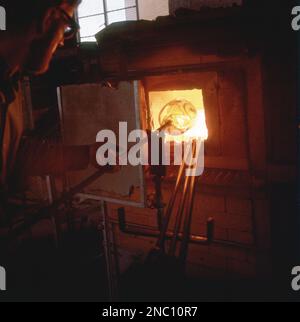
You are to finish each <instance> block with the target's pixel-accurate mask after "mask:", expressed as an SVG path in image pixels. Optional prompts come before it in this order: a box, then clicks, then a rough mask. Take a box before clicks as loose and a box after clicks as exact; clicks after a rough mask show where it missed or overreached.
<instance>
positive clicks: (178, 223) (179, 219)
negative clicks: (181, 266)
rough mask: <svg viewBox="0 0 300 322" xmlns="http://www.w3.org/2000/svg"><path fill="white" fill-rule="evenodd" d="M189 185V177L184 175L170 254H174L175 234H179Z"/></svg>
mask: <svg viewBox="0 0 300 322" xmlns="http://www.w3.org/2000/svg"><path fill="white" fill-rule="evenodd" d="M189 185H190V177H186V178H185V182H184V188H183V194H182V196H181V201H180V206H179V208H178V211H177V215H176V222H175V227H174V236H173V239H172V242H171V247H170V251H169V255H170V256H175V252H176V244H177V236H178V234H179V230H180V227H181V223H182V219H183V215H184V212H185V203H186V200H187V196H188V195H189Z"/></svg>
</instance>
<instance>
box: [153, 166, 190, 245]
mask: <svg viewBox="0 0 300 322" xmlns="http://www.w3.org/2000/svg"><path fill="white" fill-rule="evenodd" d="M184 168H185V167H184V162H182V164H181V166H180V169H179V172H178V176H177V180H176V185H175V189H174V191H173V194H172V196H171V199H170V201H169V203H168V207H167V210H166V214H165V216H164V219H163V223H162V229H161V233H160V236H159V239H158V241H157V243H156V248H157V249H164V242H165V234H166V232H167V230H168V226H169V222H170V219H171V215H172V210H173V207H174V203H175V200H176V197H177V194H178V191H179V187H180V183H181V179H182V175H183V172H184Z"/></svg>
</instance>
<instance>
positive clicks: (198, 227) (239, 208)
mask: <svg viewBox="0 0 300 322" xmlns="http://www.w3.org/2000/svg"><path fill="white" fill-rule="evenodd" d="M171 191H172V190H171V189H170V188H165V189H164V199H165V200H166V201H167V200H169V198H170V192H171ZM252 204H253V203H252V202H251V200H250V199H249V198H242V197H234V196H226V195H224V196H220V195H218V196H216V195H209V194H204V193H201V192H198V193H197V197H196V201H195V209H194V214H193V221H192V229H191V232H192V234H195V235H202V236H205V234H206V221H207V219H208V218H209V217H213V218H214V219H215V236H214V237H215V239H216V242H215V243H212V244H211V245H209V246H207V245H197V244H190V246H189V253H188V259H187V262H188V265H187V271H188V273H189V275H190V276H198V277H200V276H222V277H224V276H226V277H228V278H232V277H253V276H255V275H256V273H257V271H256V265H257V261H256V250H255V247H254V246H255V230H254V227H253V226H254V220H253V218H254V217H253V216H252V212H253V206H252ZM117 209H118V206H112V205H111V206H110V216H111V218H112V219H113V221H114V222H116V221H117ZM264 211H267V210H266V209H264ZM264 214H265V213H264ZM264 214H262V215H264ZM126 217H127V221H128V222H129V223H135V224H141V225H147V226H151V227H157V225H156V223H157V221H156V211H155V210H151V209H137V208H132V207H127V208H126ZM173 224H174V219H173V220H171V223H170V227H169V228H170V229H171V228H172V227H173ZM115 233H116V236H117V238H116V240H117V244H118V247H119V248H120V249H122V250H126V252H129V253H131V257H132V261H134V260H136V258H137V257H138V258H139V259H144V258H145V257H146V256H147V254H148V253H149V252H150V250H151V249H152V248H153V247H154V245H155V241H156V238H145V237H139V236H130V235H127V234H124V233H122V232H120V231H119V230H118V229H115ZM266 238H267V237H266ZM223 242H226V245H225V244H224V243H223ZM167 245H168V243H167ZM120 260H121V261H122V259H121V258H120Z"/></svg>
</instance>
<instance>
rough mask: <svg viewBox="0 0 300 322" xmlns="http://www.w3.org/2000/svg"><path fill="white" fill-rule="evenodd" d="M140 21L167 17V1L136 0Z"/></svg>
mask: <svg viewBox="0 0 300 322" xmlns="http://www.w3.org/2000/svg"><path fill="white" fill-rule="evenodd" d="M138 2H139V15H140V19H145V20H153V19H156V18H157V17H158V16H167V15H169V0H138Z"/></svg>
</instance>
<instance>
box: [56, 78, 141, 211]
mask: <svg viewBox="0 0 300 322" xmlns="http://www.w3.org/2000/svg"><path fill="white" fill-rule="evenodd" d="M58 100H59V104H60V114H61V128H62V135H63V140H64V144H66V145H92V144H94V143H96V136H97V134H98V132H99V131H101V130H112V131H113V132H114V133H115V134H116V136H117V143H118V140H119V123H120V122H126V123H127V125H128V133H130V132H131V131H132V130H136V129H141V122H140V112H139V104H138V102H139V98H138V82H134V83H129V82H121V83H120V84H119V86H118V89H113V88H108V87H103V86H101V85H100V84H85V85H70V86H63V87H61V88H59V89H58ZM94 172H95V169H94V168H93V167H90V168H89V169H87V170H85V171H80V172H74V173H69V174H68V175H67V177H68V182H69V185H70V186H74V185H76V184H78V183H80V182H81V181H82V180H84V179H85V178H87V177H88V176H90V175H92V174H93V173H94ZM80 196H82V197H87V198H90V199H96V200H107V201H111V202H115V203H119V204H130V205H131V204H132V205H136V206H144V204H145V183H144V171H143V167H142V166H135V167H134V166H130V165H128V166H124V167H122V170H121V171H120V172H119V173H116V174H107V175H104V176H103V177H101V178H100V179H99V180H98V181H96V182H95V183H94V184H92V185H91V186H90V187H88V188H87V189H85V190H84V191H83V192H82V193H81V194H80Z"/></svg>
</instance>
